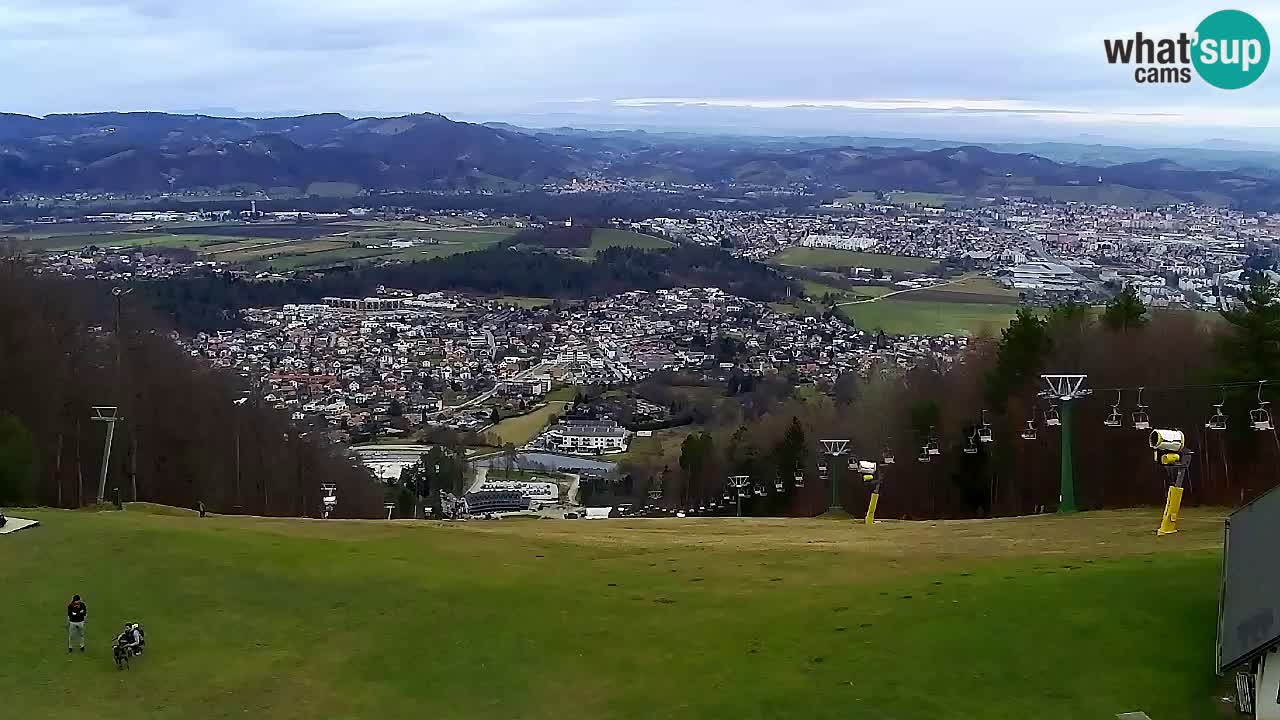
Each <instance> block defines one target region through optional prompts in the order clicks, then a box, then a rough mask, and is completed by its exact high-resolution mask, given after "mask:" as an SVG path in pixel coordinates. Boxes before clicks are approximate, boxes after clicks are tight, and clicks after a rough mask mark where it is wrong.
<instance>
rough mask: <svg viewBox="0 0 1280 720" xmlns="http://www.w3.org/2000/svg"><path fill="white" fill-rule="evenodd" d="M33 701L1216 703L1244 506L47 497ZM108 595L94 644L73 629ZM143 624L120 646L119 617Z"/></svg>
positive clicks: (275, 717)
mask: <svg viewBox="0 0 1280 720" xmlns="http://www.w3.org/2000/svg"><path fill="white" fill-rule="evenodd" d="M22 514H23V515H30V516H33V517H36V518H37V519H39V520H41V522H42V523H43V525H42V526H41V527H39V528H36V529H34V530H27V531H23V532H21V533H18V534H15V535H11V536H6V537H4V538H3V539H0V543H3V544H4V551H3V555H0V583H3V586H4V587H5V588H7V589H8V591H7V592H6V595H5V605H4V618H5V620H6V623H5V632H6V646H5V650H4V652H3V654H0V697H3V698H4V699H5V711H6V716H7V717H15V718H48V719H51V720H89V719H90V718H119V719H121V720H131V719H132V718H157V719H162V720H167V719H169V718H173V719H175V720H177V719H179V718H182V719H185V718H227V717H257V718H271V719H272V720H295V719H296V720H302V719H307V720H310V719H311V718H317V717H327V718H329V717H331V718H344V719H348V718H349V719H353V720H360V719H363V718H370V719H376V720H382V719H383V718H388V717H405V716H410V715H417V714H421V713H422V712H424V711H425V710H426V709H427V708H429V709H430V714H431V715H432V716H433V717H438V718H443V719H444V720H454V719H455V718H456V719H458V720H486V719H489V718H493V719H495V720H497V719H501V720H507V719H508V718H513V717H519V718H528V719H531V720H539V719H542V718H547V719H550V718H556V719H557V720H559V719H562V718H566V717H569V718H581V717H592V718H601V720H615V719H618V720H622V719H629V718H655V717H669V718H681V719H685V718H687V719H690V720H701V719H703V718H707V719H712V718H714V719H717V720H719V719H721V718H726V717H734V718H747V719H751V720H754V719H757V718H760V719H763V718H778V717H806V718H814V719H815V720H826V719H828V718H831V719H833V720H834V719H837V718H838V719H840V720H845V719H847V718H850V717H854V718H864V717H865V718H894V719H895V720H926V719H927V720H938V719H939V718H956V719H964V720H978V719H981V720H1024V719H1025V718H1037V719H1043V720H1079V719H1080V718H1111V717H1114V716H1115V715H1116V713H1119V712H1123V711H1128V710H1137V709H1142V710H1145V711H1146V712H1147V713H1148V714H1150V716H1151V717H1153V718H1158V719H1159V720H1201V719H1202V718H1207V717H1215V716H1216V708H1218V707H1220V702H1219V701H1218V700H1217V696H1220V693H1221V692H1222V688H1221V686H1220V685H1219V684H1218V682H1217V679H1216V678H1215V677H1214V675H1213V673H1212V669H1211V667H1212V664H1211V663H1210V662H1209V661H1208V660H1207V658H1209V657H1211V654H1212V651H1213V636H1214V630H1213V627H1214V621H1215V617H1216V609H1217V587H1218V557H1219V552H1220V550H1219V540H1220V534H1221V518H1220V517H1209V516H1207V515H1206V514H1204V513H1198V512H1195V511H1191V512H1187V513H1186V514H1185V515H1184V517H1183V519H1182V523H1183V532H1182V533H1179V534H1178V535H1174V536H1170V537H1167V538H1161V539H1158V540H1157V538H1156V537H1155V533H1154V532H1153V531H1152V529H1153V528H1154V526H1155V524H1156V523H1157V522H1158V518H1159V510H1157V509H1146V510H1141V511H1134V512H1124V513H1089V514H1084V515H1080V516H1076V517H1072V518H1066V519H1060V518H1054V517H1039V518H1023V519H1015V520H998V521H968V522H963V521H962V522H939V523H936V524H931V523H910V524H908V523H883V524H880V525H877V526H875V527H871V528H868V527H865V526H862V525H859V524H857V523H854V522H850V521H844V522H841V521H836V520H746V521H737V520H731V519H725V520H711V521H675V520H670V521H667V520H652V521H612V522H595V523H586V522H564V521H540V522H522V523H507V522H493V523H468V524H454V525H442V524H437V523H430V522H412V521H410V522H396V523H387V522H376V521H374V522H343V521H298V520H268V519H253V518H228V517H210V518H207V519H205V520H199V519H196V518H191V517H165V516H159V515H152V514H145V513H138V512H134V511H130V512H125V513H76V512H64V511H38V512H30V513H22ZM72 593H80V594H82V595H83V596H84V598H85V600H86V602H87V603H88V606H89V623H88V631H89V634H88V637H89V641H90V648H91V652H90V653H89V654H87V655H86V656H81V655H79V654H76V655H72V656H68V655H66V654H65V653H64V652H63V649H62V648H63V641H64V638H65V635H64V625H63V620H62V618H63V611H62V608H63V606H64V605H65V604H66V602H67V601H68V600H69V599H70V595H71V594H72ZM125 620H134V621H138V622H141V623H143V625H144V627H145V628H146V629H147V631H148V640H149V647H148V653H147V654H146V655H145V656H143V657H141V658H139V659H138V661H137V662H136V663H135V664H134V666H133V669H132V670H130V671H128V672H127V673H121V672H117V671H116V670H115V668H114V667H113V665H112V663H111V659H110V655H109V652H108V650H107V644H108V638H109V635H110V634H112V632H113V631H114V630H115V629H116V627H117V626H118V625H119V624H120V623H122V622H124V621H125Z"/></svg>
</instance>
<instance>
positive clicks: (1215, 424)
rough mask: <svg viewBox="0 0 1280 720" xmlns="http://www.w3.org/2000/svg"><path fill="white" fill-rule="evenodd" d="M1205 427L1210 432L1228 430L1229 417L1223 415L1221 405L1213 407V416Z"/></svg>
mask: <svg viewBox="0 0 1280 720" xmlns="http://www.w3.org/2000/svg"><path fill="white" fill-rule="evenodd" d="M1204 426H1205V428H1206V429H1209V430H1226V429H1227V416H1226V415H1225V414H1223V412H1222V405H1221V404H1218V405H1214V406H1213V414H1212V415H1210V416H1209V420H1208V422H1206V423H1205V424H1204Z"/></svg>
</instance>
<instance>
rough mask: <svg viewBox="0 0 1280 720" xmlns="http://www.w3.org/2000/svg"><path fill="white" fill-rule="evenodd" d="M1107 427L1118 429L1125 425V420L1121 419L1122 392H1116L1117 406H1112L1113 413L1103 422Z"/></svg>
mask: <svg viewBox="0 0 1280 720" xmlns="http://www.w3.org/2000/svg"><path fill="white" fill-rule="evenodd" d="M1102 424H1103V425H1106V426H1107V427H1113V428H1117V427H1120V426H1121V425H1124V420H1123V418H1121V417H1120V391H1119V390H1117V391H1116V404H1115V405H1112V406H1111V412H1110V413H1109V414H1108V415H1107V419H1106V420H1103V421H1102Z"/></svg>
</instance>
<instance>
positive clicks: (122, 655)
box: [111, 643, 133, 670]
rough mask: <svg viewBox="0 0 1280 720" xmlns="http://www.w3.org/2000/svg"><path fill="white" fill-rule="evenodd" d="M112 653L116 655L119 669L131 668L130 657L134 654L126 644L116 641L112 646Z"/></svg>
mask: <svg viewBox="0 0 1280 720" xmlns="http://www.w3.org/2000/svg"><path fill="white" fill-rule="evenodd" d="M111 654H112V655H113V656H115V660H116V669H117V670H128V669H129V658H131V657H132V656H133V651H132V650H130V649H129V648H128V647H126V646H124V645H121V644H119V643H116V644H115V645H113V646H111Z"/></svg>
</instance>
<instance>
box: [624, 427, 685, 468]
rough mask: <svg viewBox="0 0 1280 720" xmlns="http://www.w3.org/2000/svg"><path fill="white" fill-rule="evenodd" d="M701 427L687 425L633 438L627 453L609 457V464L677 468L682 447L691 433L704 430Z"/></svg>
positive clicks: (633, 436)
mask: <svg viewBox="0 0 1280 720" xmlns="http://www.w3.org/2000/svg"><path fill="white" fill-rule="evenodd" d="M703 429H704V428H702V427H701V426H693V425H686V426H683V427H677V428H668V429H666V430H654V431H653V434H652V435H650V436H648V437H640V436H639V435H632V436H631V443H630V444H629V445H628V446H627V451H626V452H624V453H617V454H614V455H610V456H609V458H608V459H609V462H616V463H624V462H632V463H646V464H648V465H650V466H651V467H661V466H663V465H670V466H673V467H674V466H675V465H676V464H677V462H678V461H679V458H680V445H681V443H683V442H684V439H685V438H686V437H688V436H689V435H690V434H691V433H694V432H699V431H701V430H703Z"/></svg>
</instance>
